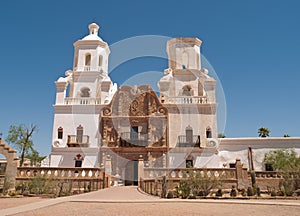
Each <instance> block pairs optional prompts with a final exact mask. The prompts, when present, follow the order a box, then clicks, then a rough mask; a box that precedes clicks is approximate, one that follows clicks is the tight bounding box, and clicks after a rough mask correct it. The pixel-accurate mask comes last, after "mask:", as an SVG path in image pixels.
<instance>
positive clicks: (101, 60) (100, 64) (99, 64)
mask: <svg viewBox="0 0 300 216" xmlns="http://www.w3.org/2000/svg"><path fill="white" fill-rule="evenodd" d="M102 62H103V56H102V55H99V60H98V66H99V68H101V67H102Z"/></svg>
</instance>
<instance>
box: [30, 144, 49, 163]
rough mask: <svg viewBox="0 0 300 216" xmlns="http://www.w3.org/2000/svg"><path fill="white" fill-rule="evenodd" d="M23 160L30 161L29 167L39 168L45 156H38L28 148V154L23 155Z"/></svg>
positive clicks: (32, 149) (36, 152) (38, 154)
mask: <svg viewBox="0 0 300 216" xmlns="http://www.w3.org/2000/svg"><path fill="white" fill-rule="evenodd" d="M25 158H28V159H29V160H30V163H31V164H30V165H31V166H39V165H40V164H41V162H42V160H44V159H45V158H46V156H40V153H39V152H38V151H37V150H35V149H34V148H32V147H30V152H29V153H27V154H26V155H25Z"/></svg>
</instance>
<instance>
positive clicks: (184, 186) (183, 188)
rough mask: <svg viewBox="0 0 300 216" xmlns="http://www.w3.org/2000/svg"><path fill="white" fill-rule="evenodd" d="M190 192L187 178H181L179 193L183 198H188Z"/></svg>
mask: <svg viewBox="0 0 300 216" xmlns="http://www.w3.org/2000/svg"><path fill="white" fill-rule="evenodd" d="M190 192H191V188H190V186H189V183H188V182H187V181H186V180H181V181H180V182H179V185H178V195H179V196H180V197H181V198H183V199H186V198H187V197H188V196H189V195H190Z"/></svg>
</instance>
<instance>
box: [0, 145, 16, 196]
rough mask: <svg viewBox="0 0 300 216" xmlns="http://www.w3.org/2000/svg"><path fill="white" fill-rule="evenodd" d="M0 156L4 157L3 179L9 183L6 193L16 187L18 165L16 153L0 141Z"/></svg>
mask: <svg viewBox="0 0 300 216" xmlns="http://www.w3.org/2000/svg"><path fill="white" fill-rule="evenodd" d="M0 154H2V155H4V157H5V159H6V170H5V178H6V179H7V181H8V182H9V184H8V185H9V188H8V191H14V190H15V186H16V176H17V168H18V165H19V158H18V157H17V152H16V151H15V150H14V149H12V148H11V147H10V146H9V145H7V144H5V143H4V141H3V140H0Z"/></svg>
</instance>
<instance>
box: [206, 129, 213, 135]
mask: <svg viewBox="0 0 300 216" xmlns="http://www.w3.org/2000/svg"><path fill="white" fill-rule="evenodd" d="M206 138H212V133H211V129H210V127H208V128H206Z"/></svg>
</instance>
